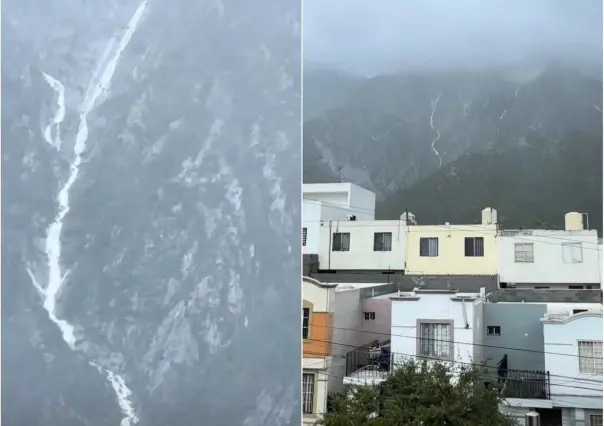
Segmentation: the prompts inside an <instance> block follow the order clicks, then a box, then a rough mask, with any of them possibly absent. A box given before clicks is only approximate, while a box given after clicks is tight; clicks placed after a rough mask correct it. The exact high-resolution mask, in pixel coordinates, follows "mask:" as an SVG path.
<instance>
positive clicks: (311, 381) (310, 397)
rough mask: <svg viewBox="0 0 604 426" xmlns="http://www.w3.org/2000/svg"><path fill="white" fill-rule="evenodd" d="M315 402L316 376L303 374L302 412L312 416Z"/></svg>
mask: <svg viewBox="0 0 604 426" xmlns="http://www.w3.org/2000/svg"><path fill="white" fill-rule="evenodd" d="M314 401H315V375H314V374H311V373H303V374H302V412H303V413H304V414H312V413H313V410H314V407H313V406H314Z"/></svg>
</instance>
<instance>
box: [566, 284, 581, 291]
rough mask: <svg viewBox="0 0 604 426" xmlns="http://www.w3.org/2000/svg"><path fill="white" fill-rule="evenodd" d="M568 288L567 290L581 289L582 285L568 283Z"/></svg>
mask: <svg viewBox="0 0 604 426" xmlns="http://www.w3.org/2000/svg"><path fill="white" fill-rule="evenodd" d="M568 289H569V290H583V286H582V285H569V286H568Z"/></svg>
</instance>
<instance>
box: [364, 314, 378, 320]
mask: <svg viewBox="0 0 604 426" xmlns="http://www.w3.org/2000/svg"><path fill="white" fill-rule="evenodd" d="M363 318H364V319H365V321H373V320H375V312H363Z"/></svg>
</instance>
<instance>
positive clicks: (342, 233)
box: [331, 232, 350, 252]
mask: <svg viewBox="0 0 604 426" xmlns="http://www.w3.org/2000/svg"><path fill="white" fill-rule="evenodd" d="M344 235H346V236H348V247H346V250H343V249H342V247H343V245H342V236H344ZM336 237H339V238H340V244H339V246H338V248H336V244H335V242H336ZM331 251H340V252H346V251H350V232H334V233H333V234H331Z"/></svg>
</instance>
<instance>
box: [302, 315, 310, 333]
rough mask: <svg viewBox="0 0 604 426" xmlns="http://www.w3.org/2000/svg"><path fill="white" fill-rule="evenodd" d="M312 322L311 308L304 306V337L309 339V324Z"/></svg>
mask: <svg viewBox="0 0 604 426" xmlns="http://www.w3.org/2000/svg"><path fill="white" fill-rule="evenodd" d="M309 323H310V309H309V308H302V338H303V339H304V340H306V339H308V326H309Z"/></svg>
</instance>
